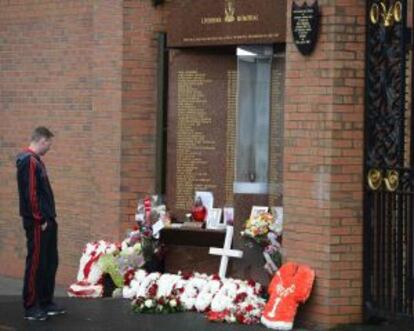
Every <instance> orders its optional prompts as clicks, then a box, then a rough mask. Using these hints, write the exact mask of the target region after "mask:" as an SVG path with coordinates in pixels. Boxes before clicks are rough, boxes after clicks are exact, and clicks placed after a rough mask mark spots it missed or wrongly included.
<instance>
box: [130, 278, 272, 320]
mask: <svg viewBox="0 0 414 331" xmlns="http://www.w3.org/2000/svg"><path fill="white" fill-rule="evenodd" d="M262 294H263V288H262V286H261V285H260V284H259V283H256V282H254V281H242V280H238V279H231V278H226V279H221V278H220V277H219V276H218V275H207V274H200V273H188V274H185V273H184V274H182V273H179V274H160V273H147V272H145V271H144V270H138V271H136V273H135V275H134V278H133V279H132V280H131V282H130V284H129V285H128V286H124V288H123V290H122V296H123V297H124V298H129V299H132V305H133V310H134V311H136V312H149V313H171V312H177V311H183V310H185V311H197V312H201V313H205V314H206V316H207V318H208V319H209V320H211V321H217V322H229V323H234V322H238V323H242V324H254V323H259V322H260V317H261V313H262V310H263V308H264V305H265V300H264V299H263V298H262Z"/></svg>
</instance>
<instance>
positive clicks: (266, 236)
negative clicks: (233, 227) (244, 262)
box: [241, 208, 282, 275]
mask: <svg viewBox="0 0 414 331" xmlns="http://www.w3.org/2000/svg"><path fill="white" fill-rule="evenodd" d="M274 210H275V211H274V214H275V215H273V214H271V213H268V212H263V213H260V214H258V215H256V216H252V217H250V218H249V219H248V220H246V223H245V226H244V230H243V231H242V232H241V235H242V236H244V237H246V238H250V239H252V240H254V241H255V242H256V243H258V244H259V245H260V246H261V247H263V257H264V259H265V265H264V269H265V270H266V271H267V272H268V273H269V275H273V274H274V273H275V272H276V271H277V270H278V268H280V266H281V265H282V247H281V244H280V241H281V235H282V225H281V224H282V211H281V210H279V213H277V208H275V209H274Z"/></svg>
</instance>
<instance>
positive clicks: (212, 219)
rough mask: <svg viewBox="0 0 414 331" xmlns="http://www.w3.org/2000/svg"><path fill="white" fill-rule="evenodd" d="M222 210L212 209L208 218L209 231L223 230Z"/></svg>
mask: <svg viewBox="0 0 414 331" xmlns="http://www.w3.org/2000/svg"><path fill="white" fill-rule="evenodd" d="M221 214H222V209H221V208H212V209H211V211H210V212H209V214H208V216H207V224H206V226H207V229H220V228H223V226H222V225H223V224H222V223H221V222H220V221H221Z"/></svg>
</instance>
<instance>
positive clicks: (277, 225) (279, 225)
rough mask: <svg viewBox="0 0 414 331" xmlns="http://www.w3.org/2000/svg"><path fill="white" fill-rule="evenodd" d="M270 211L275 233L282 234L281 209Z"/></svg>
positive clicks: (273, 208) (274, 208)
mask: <svg viewBox="0 0 414 331" xmlns="http://www.w3.org/2000/svg"><path fill="white" fill-rule="evenodd" d="M271 210H272V215H273V217H274V219H275V224H274V228H275V232H276V233H278V234H281V233H282V232H283V207H272V208H271Z"/></svg>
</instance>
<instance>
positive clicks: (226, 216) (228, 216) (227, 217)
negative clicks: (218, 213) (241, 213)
mask: <svg viewBox="0 0 414 331" xmlns="http://www.w3.org/2000/svg"><path fill="white" fill-rule="evenodd" d="M233 224H234V208H233V207H224V208H223V225H224V226H226V225H233Z"/></svg>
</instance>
